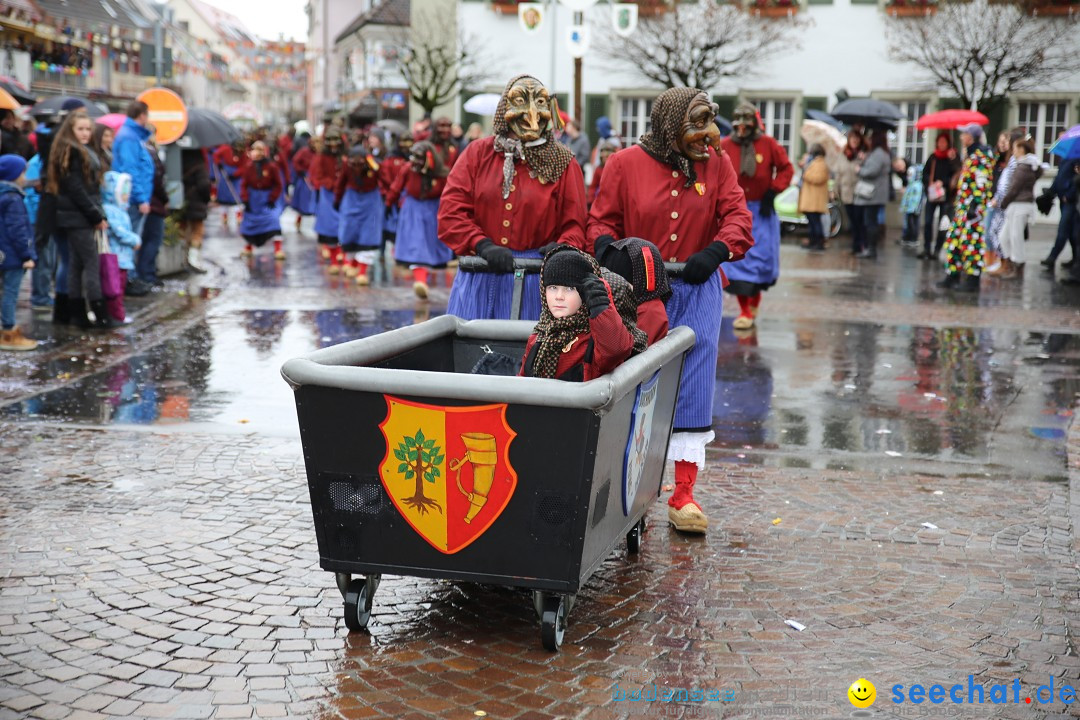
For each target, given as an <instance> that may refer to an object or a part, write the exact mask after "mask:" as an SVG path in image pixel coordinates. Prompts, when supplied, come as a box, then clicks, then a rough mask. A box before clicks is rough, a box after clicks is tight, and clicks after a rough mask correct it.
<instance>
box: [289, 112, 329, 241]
mask: <svg viewBox="0 0 1080 720" xmlns="http://www.w3.org/2000/svg"><path fill="white" fill-rule="evenodd" d="M305 134H306V133H305ZM313 144H314V143H312V142H309V143H308V144H305V145H304V146H303V147H301V148H300V149H299V150H297V151H296V154H295V155H293V157H292V166H293V192H292V199H291V201H290V202H289V206H290V207H292V209H293V210H295V211H296V229H297V230H299V229H300V221H301V220H303V218H304V216H306V215H314V214H315V209H316V203H317V201H318V193H317V192H316V190H315V187H314V186H313V185H312V184H311V178H310V177H308V173H309V172H311V161H312V160H313V159H314V158H315V152H314V150H313V149H312V145H313ZM320 146H321V143H320Z"/></svg>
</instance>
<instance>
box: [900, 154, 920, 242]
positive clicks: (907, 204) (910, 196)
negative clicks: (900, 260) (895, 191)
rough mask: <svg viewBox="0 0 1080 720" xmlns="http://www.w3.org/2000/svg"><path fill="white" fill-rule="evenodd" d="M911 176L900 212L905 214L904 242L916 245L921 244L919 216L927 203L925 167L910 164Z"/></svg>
mask: <svg viewBox="0 0 1080 720" xmlns="http://www.w3.org/2000/svg"><path fill="white" fill-rule="evenodd" d="M908 174H909V176H910V177H909V178H908V184H907V189H905V190H904V196H903V197H902V198H901V199H900V212H902V213H903V214H904V234H903V237H902V242H903V243H904V244H905V245H908V246H911V247H916V246H918V244H919V216H921V215H922V211H923V206H924V205H925V204H926V190H925V188H924V187H923V180H922V174H923V169H922V168H921V167H920V166H918V165H915V166H910V167H909V170H908Z"/></svg>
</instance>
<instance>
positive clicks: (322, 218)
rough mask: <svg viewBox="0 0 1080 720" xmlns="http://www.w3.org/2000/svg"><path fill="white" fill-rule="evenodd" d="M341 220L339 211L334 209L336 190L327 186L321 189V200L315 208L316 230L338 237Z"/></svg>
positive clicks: (320, 233) (319, 232)
mask: <svg viewBox="0 0 1080 720" xmlns="http://www.w3.org/2000/svg"><path fill="white" fill-rule="evenodd" d="M340 222H341V219H340V217H339V215H338V211H337V210H335V209H334V191H333V190H327V189H325V188H323V189H321V190H319V200H318V203H317V207H316V210H315V232H316V233H318V234H319V235H326V236H328V237H332V238H336V237H337V236H338V224H339V223H340Z"/></svg>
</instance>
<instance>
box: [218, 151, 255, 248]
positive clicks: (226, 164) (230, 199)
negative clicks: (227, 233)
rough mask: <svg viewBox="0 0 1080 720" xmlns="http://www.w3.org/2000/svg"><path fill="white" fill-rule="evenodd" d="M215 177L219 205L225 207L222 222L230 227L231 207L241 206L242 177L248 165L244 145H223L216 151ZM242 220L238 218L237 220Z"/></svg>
mask: <svg viewBox="0 0 1080 720" xmlns="http://www.w3.org/2000/svg"><path fill="white" fill-rule="evenodd" d="M213 163H214V175H215V176H216V177H217V203H218V205H224V206H225V209H224V216H223V218H222V222H223V223H224V224H225V227H228V226H229V206H232V205H239V204H240V203H241V200H240V176H241V175H242V174H243V172H244V166H245V165H246V164H247V155H246V154H245V153H244V143H243V142H242V141H237V142H236V143H234V144H232V145H222V146H221V147H219V148H218V149H217V150H215V151H214V155H213ZM239 219H240V218H239V217H238V218H237V220H239Z"/></svg>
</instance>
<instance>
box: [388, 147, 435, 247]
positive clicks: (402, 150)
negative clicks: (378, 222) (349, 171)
mask: <svg viewBox="0 0 1080 720" xmlns="http://www.w3.org/2000/svg"><path fill="white" fill-rule="evenodd" d="M392 145H393V148H392V149H391V150H390V152H389V153H387V155H386V159H385V160H383V161H382V164H381V165H380V166H379V192H381V193H382V196H383V199H384V200H385V199H386V198H387V197H389V195H390V187H391V186H392V185H393V184H394V181H395V180H397V178H398V175H400V174H401V171H402V170H403V169H404V168H406V167H408V166H409V151H410V150H411V149H412V146H413V138H412V135H410V134H409V133H403V134H402V135H401V137H399V138H397V139H396V140H395V141H394V142H393V143H392ZM440 192H441V190H440ZM400 212H401V209H400V208H399V207H398V203H397V202H394V203H392V204H391V203H387V204H386V210H385V214H384V215H383V229H382V230H383V240H382V247H381V248H380V254H381V253H382V251H384V250H385V249H386V243H388V242H394V241H395V240H396V239H397V229H398V215H399V214H400Z"/></svg>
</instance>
